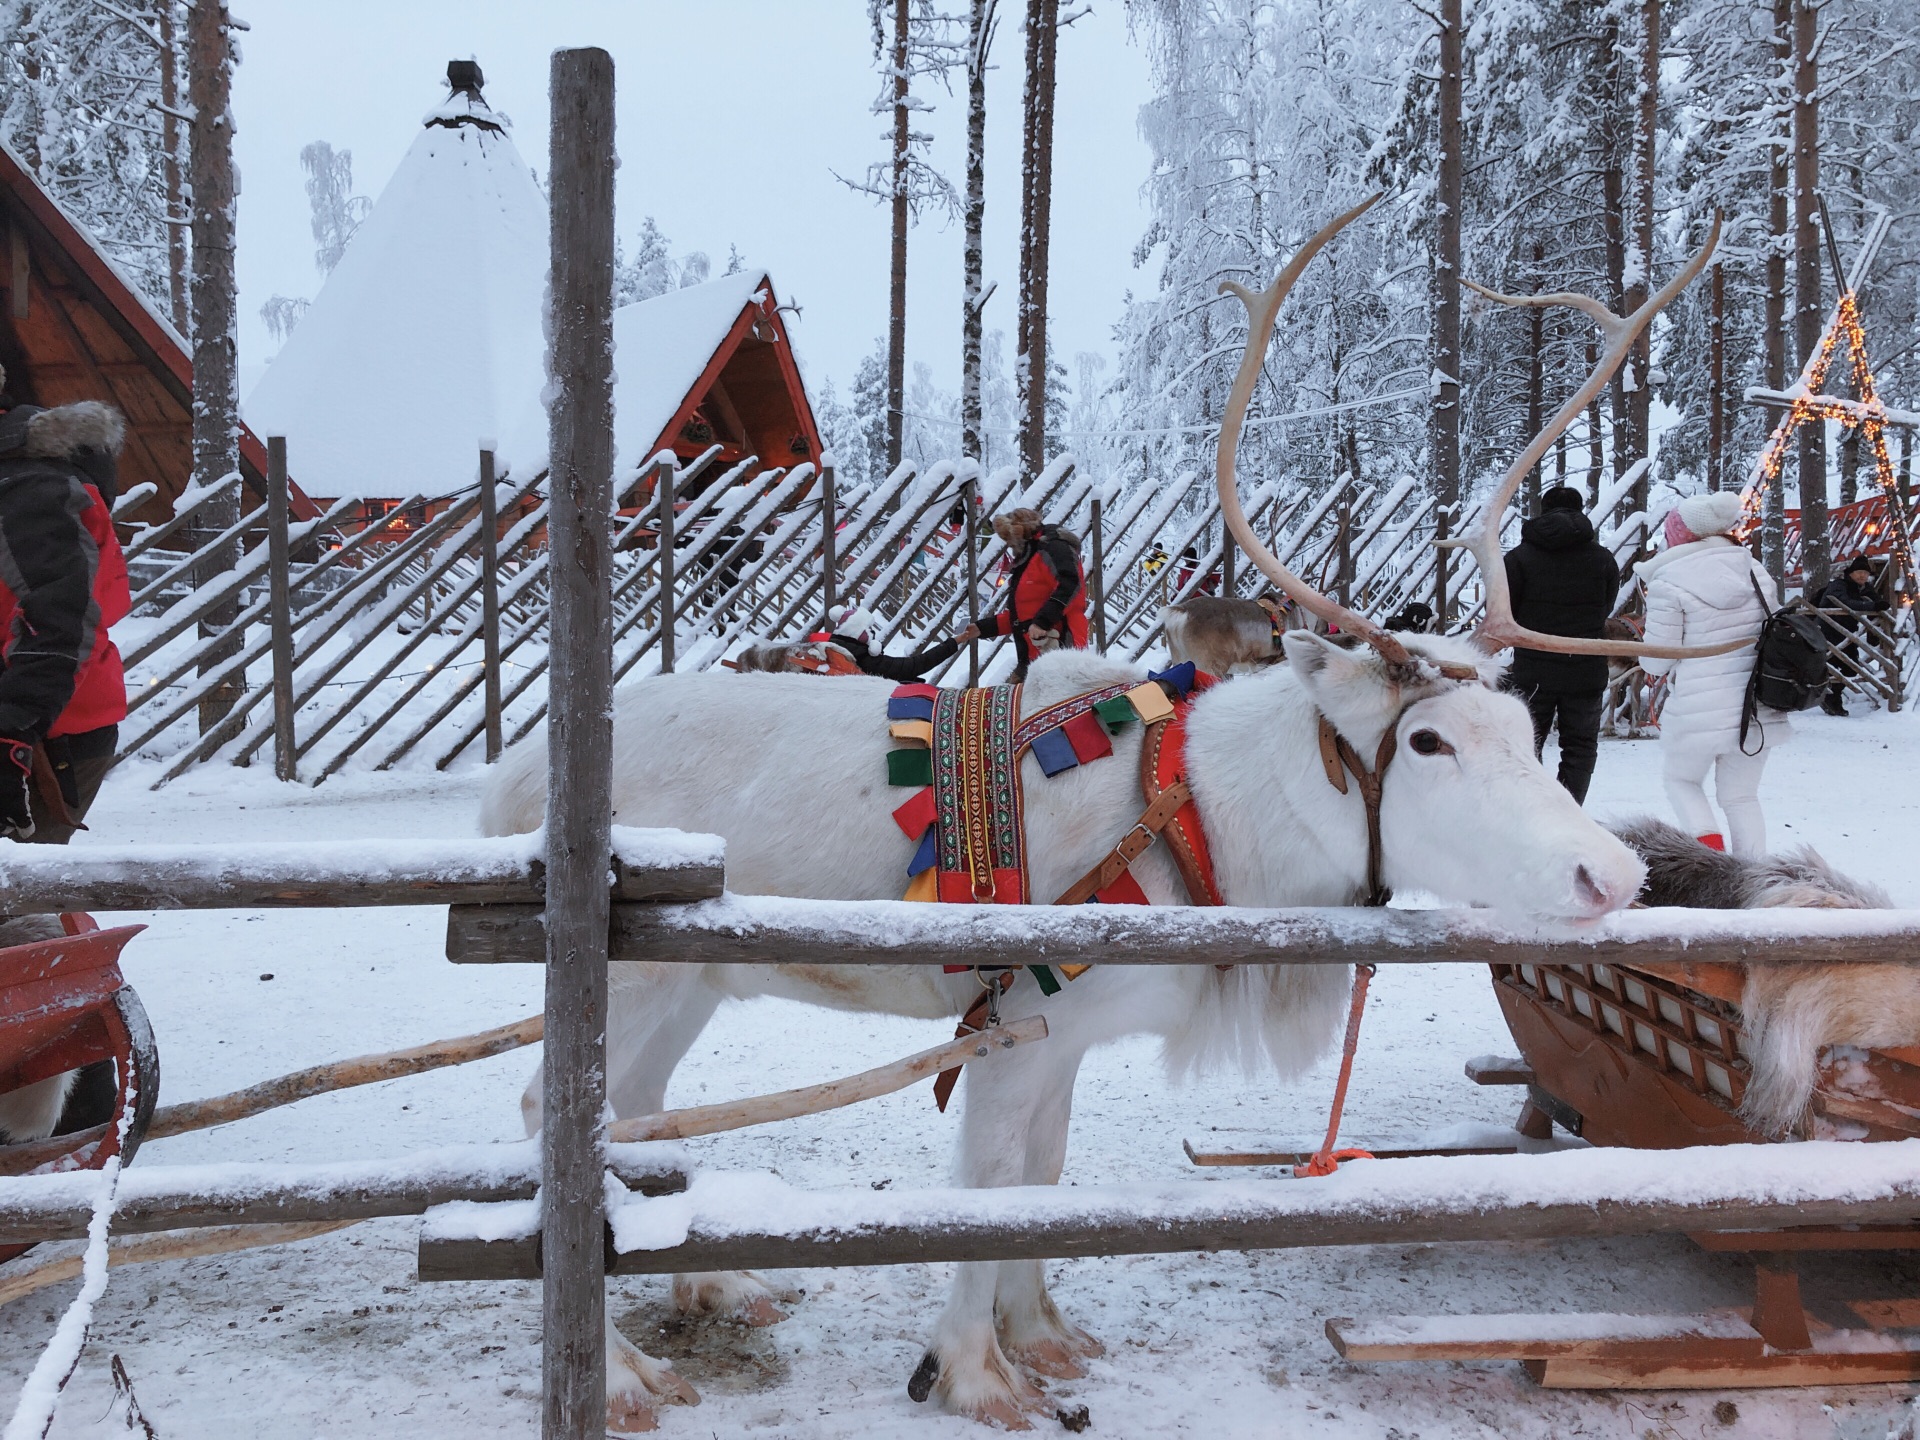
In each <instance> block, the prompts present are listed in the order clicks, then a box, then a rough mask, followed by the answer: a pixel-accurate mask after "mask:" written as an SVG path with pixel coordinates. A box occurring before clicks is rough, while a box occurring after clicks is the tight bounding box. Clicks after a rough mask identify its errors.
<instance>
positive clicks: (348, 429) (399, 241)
mask: <svg viewBox="0 0 1920 1440" xmlns="http://www.w3.org/2000/svg"><path fill="white" fill-rule="evenodd" d="M547 223H548V221H547V203H546V199H545V197H544V196H543V195H542V194H541V192H540V187H539V186H538V185H537V184H536V183H535V181H534V178H533V172H532V171H531V170H529V169H528V167H527V164H526V162H525V161H524V160H523V159H521V157H520V152H519V151H518V150H517V149H516V148H515V147H514V143H513V138H512V135H511V133H510V132H509V131H508V130H507V128H506V126H505V123H504V121H503V119H502V117H500V116H499V115H498V114H497V113H496V112H493V111H491V110H489V109H488V108H487V107H486V104H485V102H484V101H480V100H478V99H475V98H470V97H468V96H465V95H460V94H456V95H454V96H452V97H451V98H450V99H449V100H448V101H447V102H446V103H445V104H443V105H442V106H440V107H439V108H437V109H435V110H433V111H431V112H430V113H429V114H428V115H427V117H426V123H425V125H424V126H423V127H422V129H421V131H420V134H419V136H418V138H416V139H415V140H414V142H413V147H412V149H410V150H409V151H408V152H407V156H406V158H405V159H404V160H403V161H402V162H401V164H400V168H399V169H398V170H397V171H395V172H394V176H393V178H392V179H391V180H389V181H388V182H387V186H386V189H385V190H384V191H382V192H381V195H380V198H379V200H378V202H377V203H376V204H375V205H374V207H373V211H372V213H371V214H370V215H368V216H367V219H366V221H365V222H364V223H363V224H362V225H361V226H360V228H359V229H358V230H357V231H355V232H354V236H353V239H352V241H351V242H350V243H349V244H348V246H347V249H346V253H345V254H344V255H343V256H342V257H341V259H340V263H339V264H338V265H337V266H335V268H334V270H333V273H332V274H331V275H329V276H328V277H327V281H326V284H325V285H323V286H322V287H321V290H320V294H319V295H318V296H317V297H316V298H315V300H314V302H313V306H312V308H311V309H309V310H308V311H307V313H306V315H305V316H304V317H303V318H302V319H301V321H300V323H299V325H298V326H296V327H295V329H294V331H293V334H292V335H291V336H289V337H288V339H287V342H286V344H285V346H284V347H283V348H282V349H281V351H280V353H279V355H278V356H276V357H275V359H274V361H273V363H272V364H271V365H269V366H268V367H267V371H266V374H265V375H263V376H262V377H261V378H260V380H259V382H258V383H257V384H256V385H255V386H254V387H253V389H252V391H251V392H249V394H248V395H247V397H246V402H245V406H244V410H245V414H246V417H247V422H248V423H249V424H250V425H251V426H252V427H253V428H254V430H255V431H257V432H258V433H260V434H262V435H266V434H274V435H285V436H286V437H287V468H288V470H289V471H290V472H291V473H292V475H293V477H294V478H295V479H296V480H298V481H299V483H300V485H301V486H302V488H304V489H305V490H306V492H307V493H308V494H310V495H314V496H318V497H325V498H333V497H338V496H355V497H362V498H375V497H378V498H388V499H394V498H399V497H403V496H405V495H407V494H410V493H412V492H414V491H419V492H421V493H423V494H425V495H428V496H433V495H440V494H445V493H447V492H448V491H451V490H455V489H458V488H460V487H461V486H464V485H469V484H471V483H473V480H474V477H475V474H476V467H477V458H476V457H477V450H478V444H479V440H480V437H482V436H492V435H498V434H500V433H502V432H503V431H506V430H508V429H509V427H510V425H511V423H512V422H513V420H514V418H515V417H516V416H517V415H518V414H519V413H520V411H521V410H522V408H523V407H524V406H525V405H526V404H527V403H528V401H529V397H538V395H539V393H540V389H541V386H542V384H543V383H544V374H543V365H544V359H543V357H544V355H545V351H546V342H545V340H544V337H543V335H542V330H541V308H542V303H543V295H544V292H545V286H546V278H547Z"/></svg>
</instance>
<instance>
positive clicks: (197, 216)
mask: <svg viewBox="0 0 1920 1440" xmlns="http://www.w3.org/2000/svg"><path fill="white" fill-rule="evenodd" d="M228 23H229V22H228V16H227V7H226V5H225V3H224V0H193V4H192V5H191V6H190V7H189V9H188V11H187V103H188V105H189V107H190V108H191V110H192V112H193V120H192V123H191V124H190V125H189V126H188V141H189V144H190V146H191V152H190V161H191V176H190V178H191V180H192V184H193V320H194V325H193V484H194V487H195V488H196V489H200V488H204V487H209V486H217V485H222V484H225V485H226V486H227V489H226V493H225V494H224V495H221V496H219V497H217V498H215V499H213V500H210V501H208V502H207V504H206V505H204V506H203V507H201V510H200V512H199V514H198V516H196V517H195V522H194V525H193V526H192V527H191V529H190V531H189V542H188V543H189V544H190V545H191V546H192V547H193V548H194V549H199V548H200V547H201V546H203V545H206V544H207V543H208V542H209V541H210V540H212V538H213V537H214V536H216V535H218V534H219V533H220V532H221V531H222V530H225V529H227V528H228V527H230V526H232V525H233V524H234V523H235V522H236V521H238V520H239V518H240V487H239V486H238V485H235V484H230V483H228V482H230V481H231V480H232V479H233V478H234V477H236V476H237V475H238V474H239V471H240V396H239V374H238V363H237V350H236V345H235V339H234V328H235V325H234V322H235V314H234V309H235V307H234V281H233V112H232V110H231V108H230V106H229V103H228V101H229V91H230V89H231V85H232V80H233V68H232V67H233V51H232V47H231V43H230V42H229V40H228V37H227V28H228ZM240 548H241V547H240V542H239V540H238V539H235V540H233V541H230V542H229V543H228V544H226V545H222V546H220V547H218V549H216V550H213V551H211V552H209V553H207V554H205V555H203V556H202V557H201V559H200V562H199V563H198V564H197V565H195V567H194V577H193V578H194V583H195V584H196V585H211V584H213V583H214V582H215V581H216V580H218V579H219V578H220V577H222V576H224V575H230V574H232V573H233V572H234V571H235V570H237V569H239V568H240ZM239 614H240V597H239V594H238V592H237V591H236V592H235V594H234V596H233V598H231V599H230V600H227V601H225V602H223V603H222V604H219V605H216V606H214V607H213V608H211V609H210V610H209V611H208V612H207V613H206V615H205V616H204V617H203V618H202V619H201V621H200V638H201V640H202V641H207V640H209V639H211V637H213V636H216V635H218V634H220V632H222V631H223V630H227V629H230V628H232V626H233V624H234V622H235V621H236V620H237V619H238V617H239ZM241 638H242V637H241V636H240V635H238V634H235V635H233V636H232V637H231V638H229V639H227V640H225V641H223V642H221V643H219V644H213V645H208V646H207V647H206V648H205V650H204V651H203V653H202V657H201V660H200V673H201V674H202V675H206V674H208V673H210V672H211V671H214V670H217V669H219V668H220V666H221V665H222V663H223V662H225V661H226V660H228V659H230V658H231V657H232V656H234V655H237V654H239V653H240V642H241ZM238 689H239V687H238V686H237V685H236V684H234V682H232V681H228V682H226V683H224V684H221V685H219V686H217V687H215V688H214V689H213V690H212V691H211V692H209V694H208V695H207V697H206V699H204V700H202V701H201V702H200V733H201V734H202V735H204V734H206V733H207V732H208V731H209V730H211V729H212V728H213V727H214V726H215V725H217V724H219V723H220V721H221V720H223V719H225V718H226V716H227V713H228V712H229V711H230V710H232V708H233V705H234V701H235V700H236V699H237V698H238Z"/></svg>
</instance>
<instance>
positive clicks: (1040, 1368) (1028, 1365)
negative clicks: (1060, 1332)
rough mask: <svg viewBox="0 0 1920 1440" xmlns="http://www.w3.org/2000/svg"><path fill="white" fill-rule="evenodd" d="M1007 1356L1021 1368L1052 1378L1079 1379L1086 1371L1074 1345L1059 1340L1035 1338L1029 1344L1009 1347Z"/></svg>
mask: <svg viewBox="0 0 1920 1440" xmlns="http://www.w3.org/2000/svg"><path fill="white" fill-rule="evenodd" d="M1007 1358H1008V1359H1009V1360H1011V1361H1013V1363H1014V1364H1016V1365H1018V1366H1020V1367H1021V1368H1022V1369H1025V1370H1031V1371H1033V1372H1034V1374H1036V1375H1045V1376H1047V1377H1048V1378H1049V1379H1052V1380H1079V1379H1083V1378H1084V1377H1085V1376H1086V1373H1087V1371H1086V1367H1085V1366H1084V1365H1082V1364H1081V1363H1080V1357H1079V1355H1078V1354H1076V1353H1075V1350H1074V1347H1073V1346H1070V1345H1068V1344H1066V1343H1065V1342H1064V1341H1060V1340H1037V1341H1035V1342H1034V1343H1033V1344H1031V1345H1020V1346H1013V1347H1009V1348H1008V1349H1007Z"/></svg>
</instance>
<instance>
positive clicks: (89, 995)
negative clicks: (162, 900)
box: [0, 915, 160, 1263]
mask: <svg viewBox="0 0 1920 1440" xmlns="http://www.w3.org/2000/svg"><path fill="white" fill-rule="evenodd" d="M60 919H61V923H62V925H63V927H64V928H65V929H66V932H67V933H66V934H65V935H63V936H59V937H56V938H54V939H51V940H39V941H34V942H33V943H31V944H26V945H12V946H8V947H6V948H3V949H0V1094H6V1093H7V1092H9V1091H13V1090H19V1089H23V1088H24V1087H26V1086H28V1085H32V1084H35V1083H37V1082H39V1081H41V1080H46V1079H50V1078H51V1077H53V1076H55V1075H60V1074H63V1073H65V1072H66V1071H69V1070H82V1069H85V1067H87V1066H90V1065H96V1064H97V1063H98V1062H100V1061H112V1062H113V1075H112V1100H111V1112H110V1113H108V1107H107V1105H106V1104H105V1103H101V1102H103V1101H104V1095H102V1096H101V1097H98V1098H97V1099H96V1103H95V1104H93V1105H92V1106H91V1107H89V1106H88V1105H87V1103H86V1102H87V1101H88V1100H89V1099H90V1098H95V1097H91V1096H88V1095H84V1094H80V1093H78V1091H79V1087H76V1093H75V1094H73V1095H70V1096H69V1097H68V1105H67V1110H66V1113H65V1114H63V1115H62V1117H61V1125H60V1127H58V1128H57V1129H56V1133H55V1134H54V1136H53V1137H52V1138H51V1139H47V1140H38V1141H31V1142H27V1143H23V1144H13V1145H0V1175H27V1174H48V1173H53V1172H56V1171H62V1170H97V1169H100V1168H101V1167H102V1166H104V1165H105V1164H106V1163H107V1160H108V1158H109V1157H111V1156H113V1155H115V1154H121V1156H122V1159H123V1160H131V1159H132V1158H133V1154H134V1151H135V1150H137V1149H138V1148H139V1145H140V1141H141V1139H142V1138H143V1137H144V1136H145V1135H146V1133H147V1126H148V1124H149V1122H150V1121H151V1120H152V1118H153V1107H154V1101H155V1099H156V1098H157V1097H158V1095H159V1093H160V1058H159V1054H158V1052H157V1051H156V1050H155V1048H154V1043H153V1030H152V1028H151V1027H150V1026H149V1025H148V1023H147V1013H146V1011H145V1010H143V1009H142V1008H141V1006H140V997H139V996H138V995H136V994H135V993H134V991H133V987H132V986H130V985H128V984H127V982H126V981H125V979H123V978H122V976H121V974H120V951H121V950H122V949H123V948H124V947H125V945H126V943H127V941H129V940H131V939H132V938H133V937H134V936H135V935H138V934H139V933H140V932H141V931H142V930H144V929H145V928H146V927H145V926H144V925H124V926H120V927H118V928H116V929H112V930H102V929H101V928H100V927H99V926H97V925H95V924H94V922H93V919H92V917H91V916H87V915H62V916H61V917H60ZM129 1108H131V1110H132V1116H131V1121H130V1123H129V1124H128V1125H127V1127H126V1136H125V1140H124V1142H123V1141H122V1139H121V1120H122V1118H123V1117H124V1116H125V1115H126V1114H127V1111H128V1110H129ZM89 1111H90V1113H89ZM62 1131H64V1133H61V1132H62ZM31 1248H32V1247H31V1246H29V1245H0V1263H4V1262H5V1261H7V1260H10V1259H12V1258H13V1257H14V1256H16V1255H18V1254H20V1253H21V1252H23V1251H25V1250H28V1249H31Z"/></svg>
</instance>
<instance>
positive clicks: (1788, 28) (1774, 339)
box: [1760, 0, 1793, 590]
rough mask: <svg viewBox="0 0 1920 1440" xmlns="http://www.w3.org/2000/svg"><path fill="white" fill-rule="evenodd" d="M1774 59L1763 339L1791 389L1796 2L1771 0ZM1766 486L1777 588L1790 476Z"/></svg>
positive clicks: (1774, 371)
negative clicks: (1789, 272) (1789, 232)
mask: <svg viewBox="0 0 1920 1440" xmlns="http://www.w3.org/2000/svg"><path fill="white" fill-rule="evenodd" d="M1773 59H1774V69H1775V75H1774V84H1775V87H1776V94H1775V104H1776V105H1777V107H1778V112H1777V118H1776V124H1775V136H1774V139H1775V144H1774V145H1773V146H1772V148H1771V150H1770V152H1769V153H1770V154H1771V155H1772V161H1771V163H1770V165H1769V166H1768V170H1767V236H1768V246H1767V299H1766V308H1765V314H1764V324H1763V329H1764V331H1765V333H1764V334H1763V335H1762V337H1761V339H1762V343H1763V346H1764V349H1763V352H1762V353H1763V355H1764V358H1765V363H1766V372H1767V388H1768V389H1770V390H1784V389H1786V388H1787V181H1788V172H1787V160H1788V152H1789V147H1790V145H1791V141H1792V135H1791V132H1790V131H1789V129H1788V117H1789V116H1790V114H1791V113H1792V111H1791V108H1790V103H1789V95H1790V93H1791V77H1792V74H1793V70H1792V66H1793V0H1773ZM1763 483H1765V484H1766V486H1767V494H1766V501H1765V508H1764V510H1763V511H1762V514H1761V520H1760V559H1761V563H1762V564H1764V565H1765V566H1766V567H1767V573H1768V574H1769V575H1771V576H1773V583H1774V586H1775V588H1776V590H1777V589H1778V588H1779V587H1781V586H1783V585H1784V584H1785V583H1786V576H1787V478H1786V475H1785V474H1784V473H1782V474H1780V475H1776V476H1774V477H1773V478H1772V479H1771V480H1769V481H1765V482H1763Z"/></svg>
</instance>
